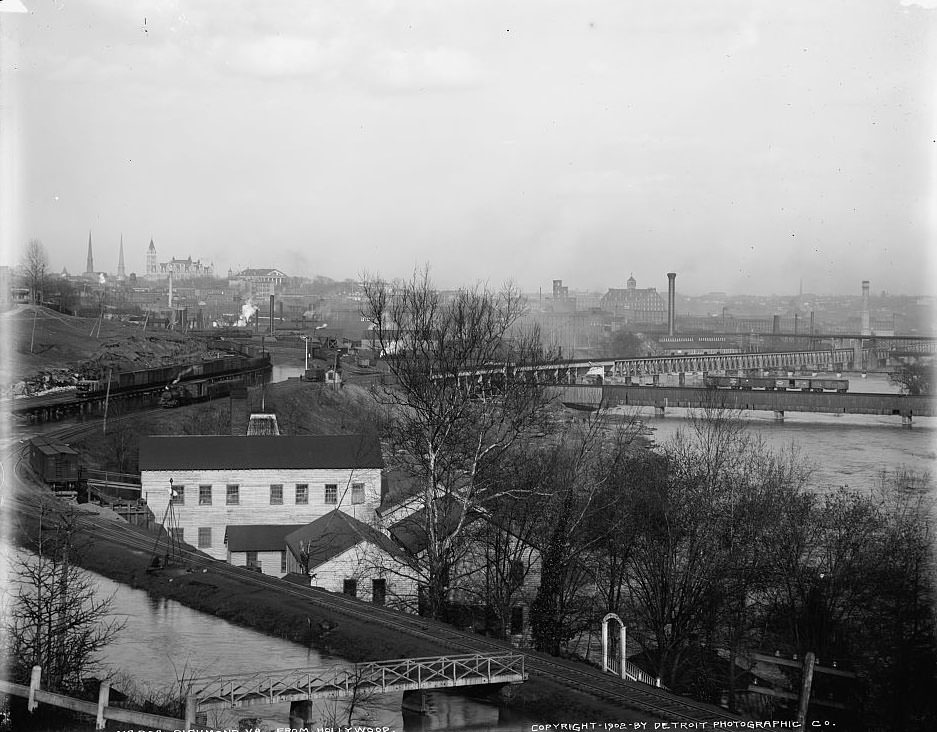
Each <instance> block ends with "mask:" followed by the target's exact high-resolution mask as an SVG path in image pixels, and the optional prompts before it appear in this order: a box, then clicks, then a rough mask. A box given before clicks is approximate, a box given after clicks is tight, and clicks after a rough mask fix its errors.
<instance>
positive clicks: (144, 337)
mask: <svg viewBox="0 0 937 732" xmlns="http://www.w3.org/2000/svg"><path fill="white" fill-rule="evenodd" d="M0 334H2V339H3V344H4V347H5V348H9V352H8V358H6V359H4V361H3V364H2V370H0V389H2V390H3V392H4V394H5V395H10V394H15V395H20V394H36V393H39V392H43V391H47V390H49V389H53V388H61V387H68V386H74V385H75V383H76V381H77V379H78V378H79V377H83V378H98V377H100V376H102V375H105V374H106V373H107V371H108V370H109V369H111V368H113V369H114V370H115V371H133V370H138V369H147V368H152V367H155V366H163V365H166V364H169V363H176V362H178V361H180V360H187V359H192V358H196V357H198V356H199V355H200V354H202V353H204V352H205V351H206V350H207V346H206V343H205V341H204V339H201V338H195V337H189V336H187V335H184V334H182V333H177V332H174V331H169V330H155V329H153V328H150V329H147V330H144V329H143V326H142V325H138V324H133V323H124V322H121V321H117V320H102V321H99V320H97V319H95V318H78V317H75V316H72V315H63V314H62V313H58V312H55V311H54V310H49V309H48V308H44V307H38V306H34V305H21V306H18V307H16V308H13V309H11V310H7V311H5V312H3V313H0Z"/></svg>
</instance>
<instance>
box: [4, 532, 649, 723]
mask: <svg viewBox="0 0 937 732" xmlns="http://www.w3.org/2000/svg"><path fill="white" fill-rule="evenodd" d="M115 520H116V519H115ZM15 524H16V526H15V531H16V539H17V541H18V543H20V544H23V545H26V544H27V543H28V538H29V537H30V536H33V535H35V534H36V532H37V531H38V524H37V522H36V519H34V518H31V517H28V516H22V515H21V516H19V517H18V518H17V520H16V522H15ZM125 528H126V533H127V534H138V535H140V536H143V537H145V538H146V539H147V540H152V539H153V535H152V534H149V533H147V532H145V531H144V530H142V529H139V528H137V527H133V526H126V527H125ZM75 546H77V547H78V552H79V561H78V563H79V564H80V565H81V566H82V567H84V568H85V569H89V570H91V571H94V572H97V573H99V574H102V575H104V576H105V577H109V578H110V579H113V580H115V581H117V582H120V583H122V584H126V585H129V586H131V587H135V588H138V589H143V590H146V591H147V592H149V593H151V594H153V595H155V596H159V597H165V598H168V599H171V600H175V601H177V602H180V603H182V604H183V605H186V606H188V607H190V608H193V609H195V610H198V611H200V612H204V613H208V614H211V615H214V616H216V617H218V618H222V619H224V620H227V621H229V622H232V623H236V624H238V625H241V626H243V627H246V628H250V629H252V630H256V631H258V632H261V633H265V634H267V635H271V636H275V637H279V638H284V639H286V640H289V641H292V642H295V643H300V644H303V645H306V646H309V647H313V648H316V649H317V650H319V651H321V652H323V653H325V654H328V655H331V656H335V657H339V658H343V659H346V660H348V661H353V662H357V661H370V660H382V659H391V658H418V657H421V656H423V657H425V656H436V655H445V654H446V653H451V652H452V649H451V648H447V647H445V646H442V645H440V644H438V643H437V642H435V641H434V640H432V639H430V638H419V637H415V636H411V635H408V634H403V633H396V632H393V631H389V630H387V629H386V628H384V627H383V626H381V625H378V624H371V623H367V622H364V621H361V620H357V619H354V618H349V617H347V616H345V615H343V614H340V613H337V612H330V611H329V610H328V609H326V608H323V607H320V606H318V605H313V604H311V603H309V602H307V601H305V600H303V599H302V598H298V597H294V596H291V595H289V594H287V593H286V592H278V591H276V590H273V589H270V588H267V587H263V588H262V587H258V586H257V585H254V584H252V583H250V582H249V581H246V580H242V579H240V578H238V577H232V576H229V575H227V574H220V573H217V572H213V571H211V570H208V571H187V570H186V569H184V568H179V569H169V570H164V571H161V572H156V573H147V571H146V570H147V567H148V566H149V564H150V561H151V556H150V554H149V552H144V551H137V550H131V549H127V548H125V547H122V546H119V545H116V544H113V543H111V542H109V541H107V540H105V539H102V538H100V537H96V536H92V535H90V534H86V535H84V536H82V537H81V539H80V540H79V541H76V542H75ZM287 587H288V585H284V588H287ZM510 692H511V693H510V694H509V695H508V696H507V698H506V699H505V700H504V703H505V704H506V705H507V706H509V707H510V708H511V709H513V710H515V711H517V712H519V713H521V714H523V715H524V716H527V717H530V718H532V719H536V720H542V721H544V722H557V721H564V720H569V719H573V718H575V719H588V720H590V721H597V722H598V721H603V720H614V721H621V720H622V719H641V718H642V717H638V716H634V713H633V712H630V711H626V710H622V709H620V708H616V707H613V706H611V705H608V704H605V703H603V702H601V701H599V700H598V699H595V698H593V697H591V696H588V695H586V694H581V693H579V692H575V691H572V690H570V689H568V688H566V687H564V686H561V685H560V684H557V683H555V682H551V681H548V680H545V679H541V678H535V679H530V680H528V681H527V682H526V683H524V684H523V685H521V686H518V687H512V688H511V689H510Z"/></svg>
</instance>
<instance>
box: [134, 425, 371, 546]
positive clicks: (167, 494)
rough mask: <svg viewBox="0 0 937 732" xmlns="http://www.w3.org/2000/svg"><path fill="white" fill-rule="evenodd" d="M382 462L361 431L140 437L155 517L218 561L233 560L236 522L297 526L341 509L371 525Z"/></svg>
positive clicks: (146, 484)
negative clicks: (229, 543)
mask: <svg viewBox="0 0 937 732" xmlns="http://www.w3.org/2000/svg"><path fill="white" fill-rule="evenodd" d="M382 467H383V460H382V457H381V449H380V444H379V443H378V441H377V438H375V437H365V436H361V435H325V436H312V435H300V436H226V435H210V436H206V435H187V436H171V437H165V436H161V437H146V438H144V439H142V440H141V442H140V471H141V481H142V487H143V496H144V498H145V499H146V501H147V504H148V505H149V507H150V509H151V510H152V511H153V514H154V516H155V517H156V520H157V521H159V522H160V523H162V524H163V525H164V526H166V528H168V529H172V530H173V531H174V532H176V536H177V537H179V538H180V539H181V540H182V541H184V542H185V543H187V544H190V545H192V546H195V547H197V548H198V549H201V550H202V551H203V552H205V553H206V554H208V555H210V556H212V557H215V558H216V559H227V558H228V549H227V548H226V546H225V535H226V532H229V531H230V528H231V527H233V526H257V525H270V526H272V525H282V526H286V525H291V526H293V527H295V526H299V525H305V524H307V523H310V522H312V521H314V520H315V519H317V518H319V517H320V516H323V515H325V514H326V513H329V512H330V511H333V510H336V509H337V510H340V511H343V512H344V513H346V514H348V515H349V516H351V517H353V518H355V519H357V520H359V521H361V522H363V523H365V524H369V523H372V522H373V520H374V516H375V513H374V512H375V509H376V508H377V507H378V506H379V505H380V501H381V470H382ZM235 534H237V532H235ZM241 538H243V537H241ZM239 541H240V539H239ZM239 546H240V547H241V550H243V551H245V552H246V551H253V550H251V549H250V548H249V547H247V545H246V544H244V542H240V544H239ZM285 548H286V547H285V546H284V547H282V549H283V550H285ZM271 551H272V550H271ZM278 551H279V549H278Z"/></svg>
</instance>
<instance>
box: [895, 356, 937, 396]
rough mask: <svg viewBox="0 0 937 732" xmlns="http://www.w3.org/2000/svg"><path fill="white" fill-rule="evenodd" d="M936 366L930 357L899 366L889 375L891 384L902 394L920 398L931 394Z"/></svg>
mask: <svg viewBox="0 0 937 732" xmlns="http://www.w3.org/2000/svg"><path fill="white" fill-rule="evenodd" d="M935 368H937V364H935V363H934V359H933V358H932V357H927V358H924V359H922V360H920V361H914V362H911V363H903V364H901V365H900V366H899V367H898V368H897V370H895V371H893V372H892V373H891V374H889V376H888V378H889V381H891V383H892V384H894V385H895V386H897V387H899V388H900V389H901V392H902V393H903V394H909V395H911V396H921V395H927V394H932V393H933V388H934V370H935Z"/></svg>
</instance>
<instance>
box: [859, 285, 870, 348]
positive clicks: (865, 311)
mask: <svg viewBox="0 0 937 732" xmlns="http://www.w3.org/2000/svg"><path fill="white" fill-rule="evenodd" d="M860 335H872V323H871V318H870V317H869V281H868V280H862V333H861V334H860Z"/></svg>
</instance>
